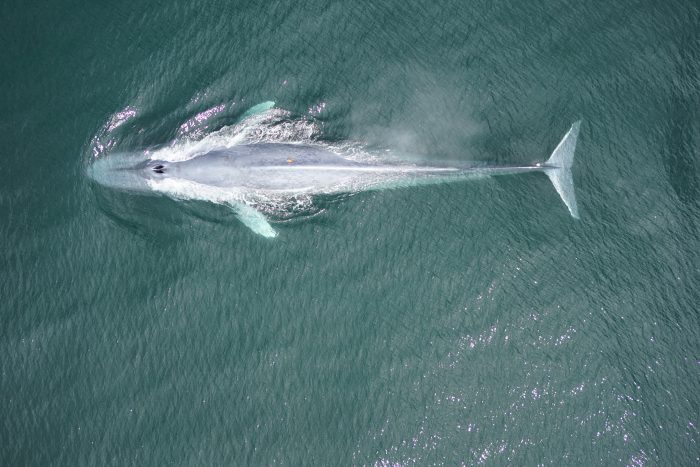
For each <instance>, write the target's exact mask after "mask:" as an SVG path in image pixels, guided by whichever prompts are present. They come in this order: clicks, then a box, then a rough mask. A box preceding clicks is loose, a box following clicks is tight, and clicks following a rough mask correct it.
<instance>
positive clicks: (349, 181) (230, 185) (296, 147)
mask: <svg viewBox="0 0 700 467" xmlns="http://www.w3.org/2000/svg"><path fill="white" fill-rule="evenodd" d="M579 127H580V121H579V122H575V123H574V124H573V125H572V126H571V128H570V129H569V131H568V132H567V133H566V135H565V136H564V138H563V139H562V140H561V142H560V143H559V145H558V146H557V147H556V148H555V149H554V151H553V152H552V154H551V156H550V157H549V159H547V161H546V162H544V163H539V164H534V165H513V166H493V165H479V164H473V165H466V166H458V167H441V166H425V165H417V164H388V163H385V164H382V163H365V162H357V161H353V160H350V159H347V158H345V157H343V156H341V155H339V154H336V153H334V152H332V151H331V150H329V149H327V148H326V147H323V146H321V145H315V144H310V143H299V144H294V143H274V142H273V143H270V142H266V143H255V144H239V145H235V146H232V147H229V148H226V149H218V150H211V151H208V152H205V153H203V154H199V155H197V156H195V157H192V158H190V159H188V160H182V161H167V160H159V159H148V158H147V159H145V160H144V158H143V157H141V158H140V160H138V161H135V156H134V155H133V154H131V155H127V154H124V155H119V154H111V155H109V156H107V157H104V158H102V159H98V160H96V161H95V162H93V163H92V164H91V165H90V166H89V167H88V174H89V176H90V177H91V178H92V179H94V180H95V181H97V182H98V183H100V184H102V185H105V186H109V187H113V188H117V189H121V190H129V191H141V192H154V193H160V194H163V195H166V196H170V197H172V198H175V199H202V200H207V201H212V202H216V203H222V204H226V205H228V206H230V207H231V208H232V209H233V210H234V212H235V213H236V215H237V217H238V218H239V219H240V220H241V221H242V222H243V224H245V225H246V226H247V227H248V228H250V229H251V230H252V231H253V232H255V233H256V234H259V235H262V236H264V237H275V236H276V235H277V232H276V231H275V230H274V229H273V227H272V226H271V225H270V222H269V221H268V219H267V218H266V216H265V215H264V214H263V212H261V210H260V209H259V207H260V206H262V205H265V203H266V202H268V201H270V200H276V199H285V198H287V199H289V198H291V197H294V196H299V195H317V194H333V193H354V192H358V191H366V190H380V189H385V188H397V187H408V186H416V185H424V184H434V183H446V182H453V181H459V180H465V179H468V178H472V177H475V176H476V177H478V176H491V175H507V174H520V173H529V172H543V173H544V174H545V175H547V176H548V177H549V179H550V180H551V182H552V184H553V185H554V188H555V189H556V191H557V192H558V193H559V196H560V197H561V199H562V201H563V202H564V204H565V205H566V207H567V208H568V209H569V212H570V213H571V216H573V217H574V218H578V217H579V215H578V208H577V205H576V197H575V194H574V185H573V179H572V176H571V166H572V164H573V160H574V150H575V148H576V140H577V137H578V133H579Z"/></svg>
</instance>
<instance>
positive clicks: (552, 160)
mask: <svg viewBox="0 0 700 467" xmlns="http://www.w3.org/2000/svg"><path fill="white" fill-rule="evenodd" d="M580 126H581V120H579V121H577V122H575V123H574V124H573V125H571V128H570V129H569V131H568V132H567V133H566V135H564V138H563V139H562V140H561V142H560V143H559V145H558V146H557V147H556V149H555V150H554V152H553V153H552V155H551V156H550V157H549V159H548V160H547V162H546V163H545V165H544V173H546V174H547V176H548V177H549V179H550V180H551V181H552V185H554V188H555V189H556V190H557V193H559V196H561V200H562V201H564V204H566V207H567V208H569V212H570V213H571V216H572V217H573V218H574V219H578V218H579V216H578V206H577V205H576V195H575V193H574V179H573V177H572V176H571V166H572V165H573V163H574V151H575V150H576V139H577V138H578V130H579V127H580Z"/></svg>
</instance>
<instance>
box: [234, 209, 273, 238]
mask: <svg viewBox="0 0 700 467" xmlns="http://www.w3.org/2000/svg"><path fill="white" fill-rule="evenodd" d="M231 209H233V211H234V212H235V213H236V217H238V219H239V220H240V221H241V222H243V224H244V225H245V226H246V227H248V228H249V229H250V230H252V231H253V232H255V233H256V234H258V235H262V236H263V237H267V238H274V237H276V236H277V232H275V229H273V228H272V226H271V225H270V223H269V222H268V221H267V219H266V218H265V216H264V215H263V214H262V213H261V212H259V211H257V210H255V208H252V207H250V206H248V205H247V204H244V203H235V204H231Z"/></svg>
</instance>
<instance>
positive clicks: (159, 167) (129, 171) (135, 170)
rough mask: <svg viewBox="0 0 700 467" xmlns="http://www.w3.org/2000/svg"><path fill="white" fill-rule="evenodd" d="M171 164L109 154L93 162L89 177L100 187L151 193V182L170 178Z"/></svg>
mask: <svg viewBox="0 0 700 467" xmlns="http://www.w3.org/2000/svg"><path fill="white" fill-rule="evenodd" d="M171 171H172V167H171V163H169V162H167V161H158V160H151V159H148V158H147V157H145V156H143V155H142V154H141V155H138V154H129V153H123V154H109V155H108V156H105V157H103V158H100V159H97V160H95V161H93V162H92V163H91V164H90V165H89V166H88V167H87V175H88V176H89V177H90V178H91V179H92V180H93V181H95V182H96V183H98V184H99V185H102V186H105V187H109V188H113V189H116V190H122V191H133V192H147V191H150V190H151V189H150V186H149V181H157V180H161V179H163V178H165V177H168V176H169V175H170V173H171Z"/></svg>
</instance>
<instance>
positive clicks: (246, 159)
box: [140, 143, 546, 194]
mask: <svg viewBox="0 0 700 467" xmlns="http://www.w3.org/2000/svg"><path fill="white" fill-rule="evenodd" d="M545 168H546V166H542V165H537V166H512V167H484V166H474V167H460V168H456V167H427V166H419V165H380V164H365V163H359V162H354V161H350V160H348V159H345V158H343V157H341V156H339V155H337V154H334V153H332V152H330V151H328V150H326V149H324V148H322V147H318V146H310V145H301V144H283V143H262V144H251V145H241V146H235V147H232V148H230V149H225V150H218V151H212V152H209V153H206V154H202V155H200V156H197V157H194V158H192V159H190V160H187V161H182V162H167V161H159V160H154V161H150V162H149V163H148V164H147V165H145V166H144V167H142V168H140V170H142V171H143V174H142V175H143V176H144V177H145V178H149V179H153V180H158V179H160V178H163V177H175V178H179V179H186V180H190V181H193V182H196V183H200V184H203V185H208V186H216V187H222V188H240V189H247V190H255V191H258V192H269V193H278V194H279V193H290V194H292V193H333V192H338V191H345V190H347V189H351V187H362V188H363V189H373V188H374V189H376V188H378V187H381V185H382V184H384V183H392V182H394V183H398V184H399V185H400V184H401V183H402V182H408V183H410V182H411V181H415V182H417V181H418V180H421V181H422V182H430V180H432V181H433V182H435V183H438V182H440V181H444V179H445V178H448V179H449V178H453V177H459V176H465V175H468V174H485V175H493V174H505V173H519V172H529V171H533V170H544V169H545Z"/></svg>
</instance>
